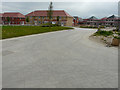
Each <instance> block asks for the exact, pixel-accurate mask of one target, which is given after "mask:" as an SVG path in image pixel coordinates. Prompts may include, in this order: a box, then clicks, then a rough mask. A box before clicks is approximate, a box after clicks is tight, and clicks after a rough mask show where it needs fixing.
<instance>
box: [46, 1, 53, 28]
mask: <svg viewBox="0 0 120 90" xmlns="http://www.w3.org/2000/svg"><path fill="white" fill-rule="evenodd" d="M52 9H53V6H52V2H50V5H49V8H48V13H47V14H48V18H49V27H50V28H51V24H52V22H51V20H52V14H53V11H52Z"/></svg>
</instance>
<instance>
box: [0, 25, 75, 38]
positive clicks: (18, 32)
mask: <svg viewBox="0 0 120 90" xmlns="http://www.w3.org/2000/svg"><path fill="white" fill-rule="evenodd" d="M68 29H73V28H70V27H61V26H59V27H51V29H49V27H40V26H2V39H7V38H12V37H19V36H26V35H32V34H39V33H45V32H52V31H60V30H68ZM0 31H1V30H0Z"/></svg>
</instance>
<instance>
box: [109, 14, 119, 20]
mask: <svg viewBox="0 0 120 90" xmlns="http://www.w3.org/2000/svg"><path fill="white" fill-rule="evenodd" d="M110 18H114V19H116V18H118V17H116V16H115V15H112V16H110V17H108V19H110Z"/></svg>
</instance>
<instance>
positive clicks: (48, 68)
mask: <svg viewBox="0 0 120 90" xmlns="http://www.w3.org/2000/svg"><path fill="white" fill-rule="evenodd" d="M95 31H96V30H92V29H81V28H75V29H74V30H70V31H68V30H65V31H57V32H50V33H44V34H38V35H31V36H25V37H20V38H14V39H6V40H3V41H2V45H3V52H2V53H3V54H2V56H3V57H2V60H3V61H2V63H3V64H2V70H3V71H2V72H3V73H2V75H3V76H2V79H3V81H2V84H3V88H117V87H118V49H117V48H115V47H110V48H109V47H105V46H104V45H103V44H100V43H96V42H94V41H91V40H89V39H88V37H89V36H90V35H91V34H93V33H94V32H95Z"/></svg>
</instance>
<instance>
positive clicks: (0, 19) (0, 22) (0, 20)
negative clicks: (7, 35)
mask: <svg viewBox="0 0 120 90" xmlns="http://www.w3.org/2000/svg"><path fill="white" fill-rule="evenodd" d="M0 25H2V13H0Z"/></svg>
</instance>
